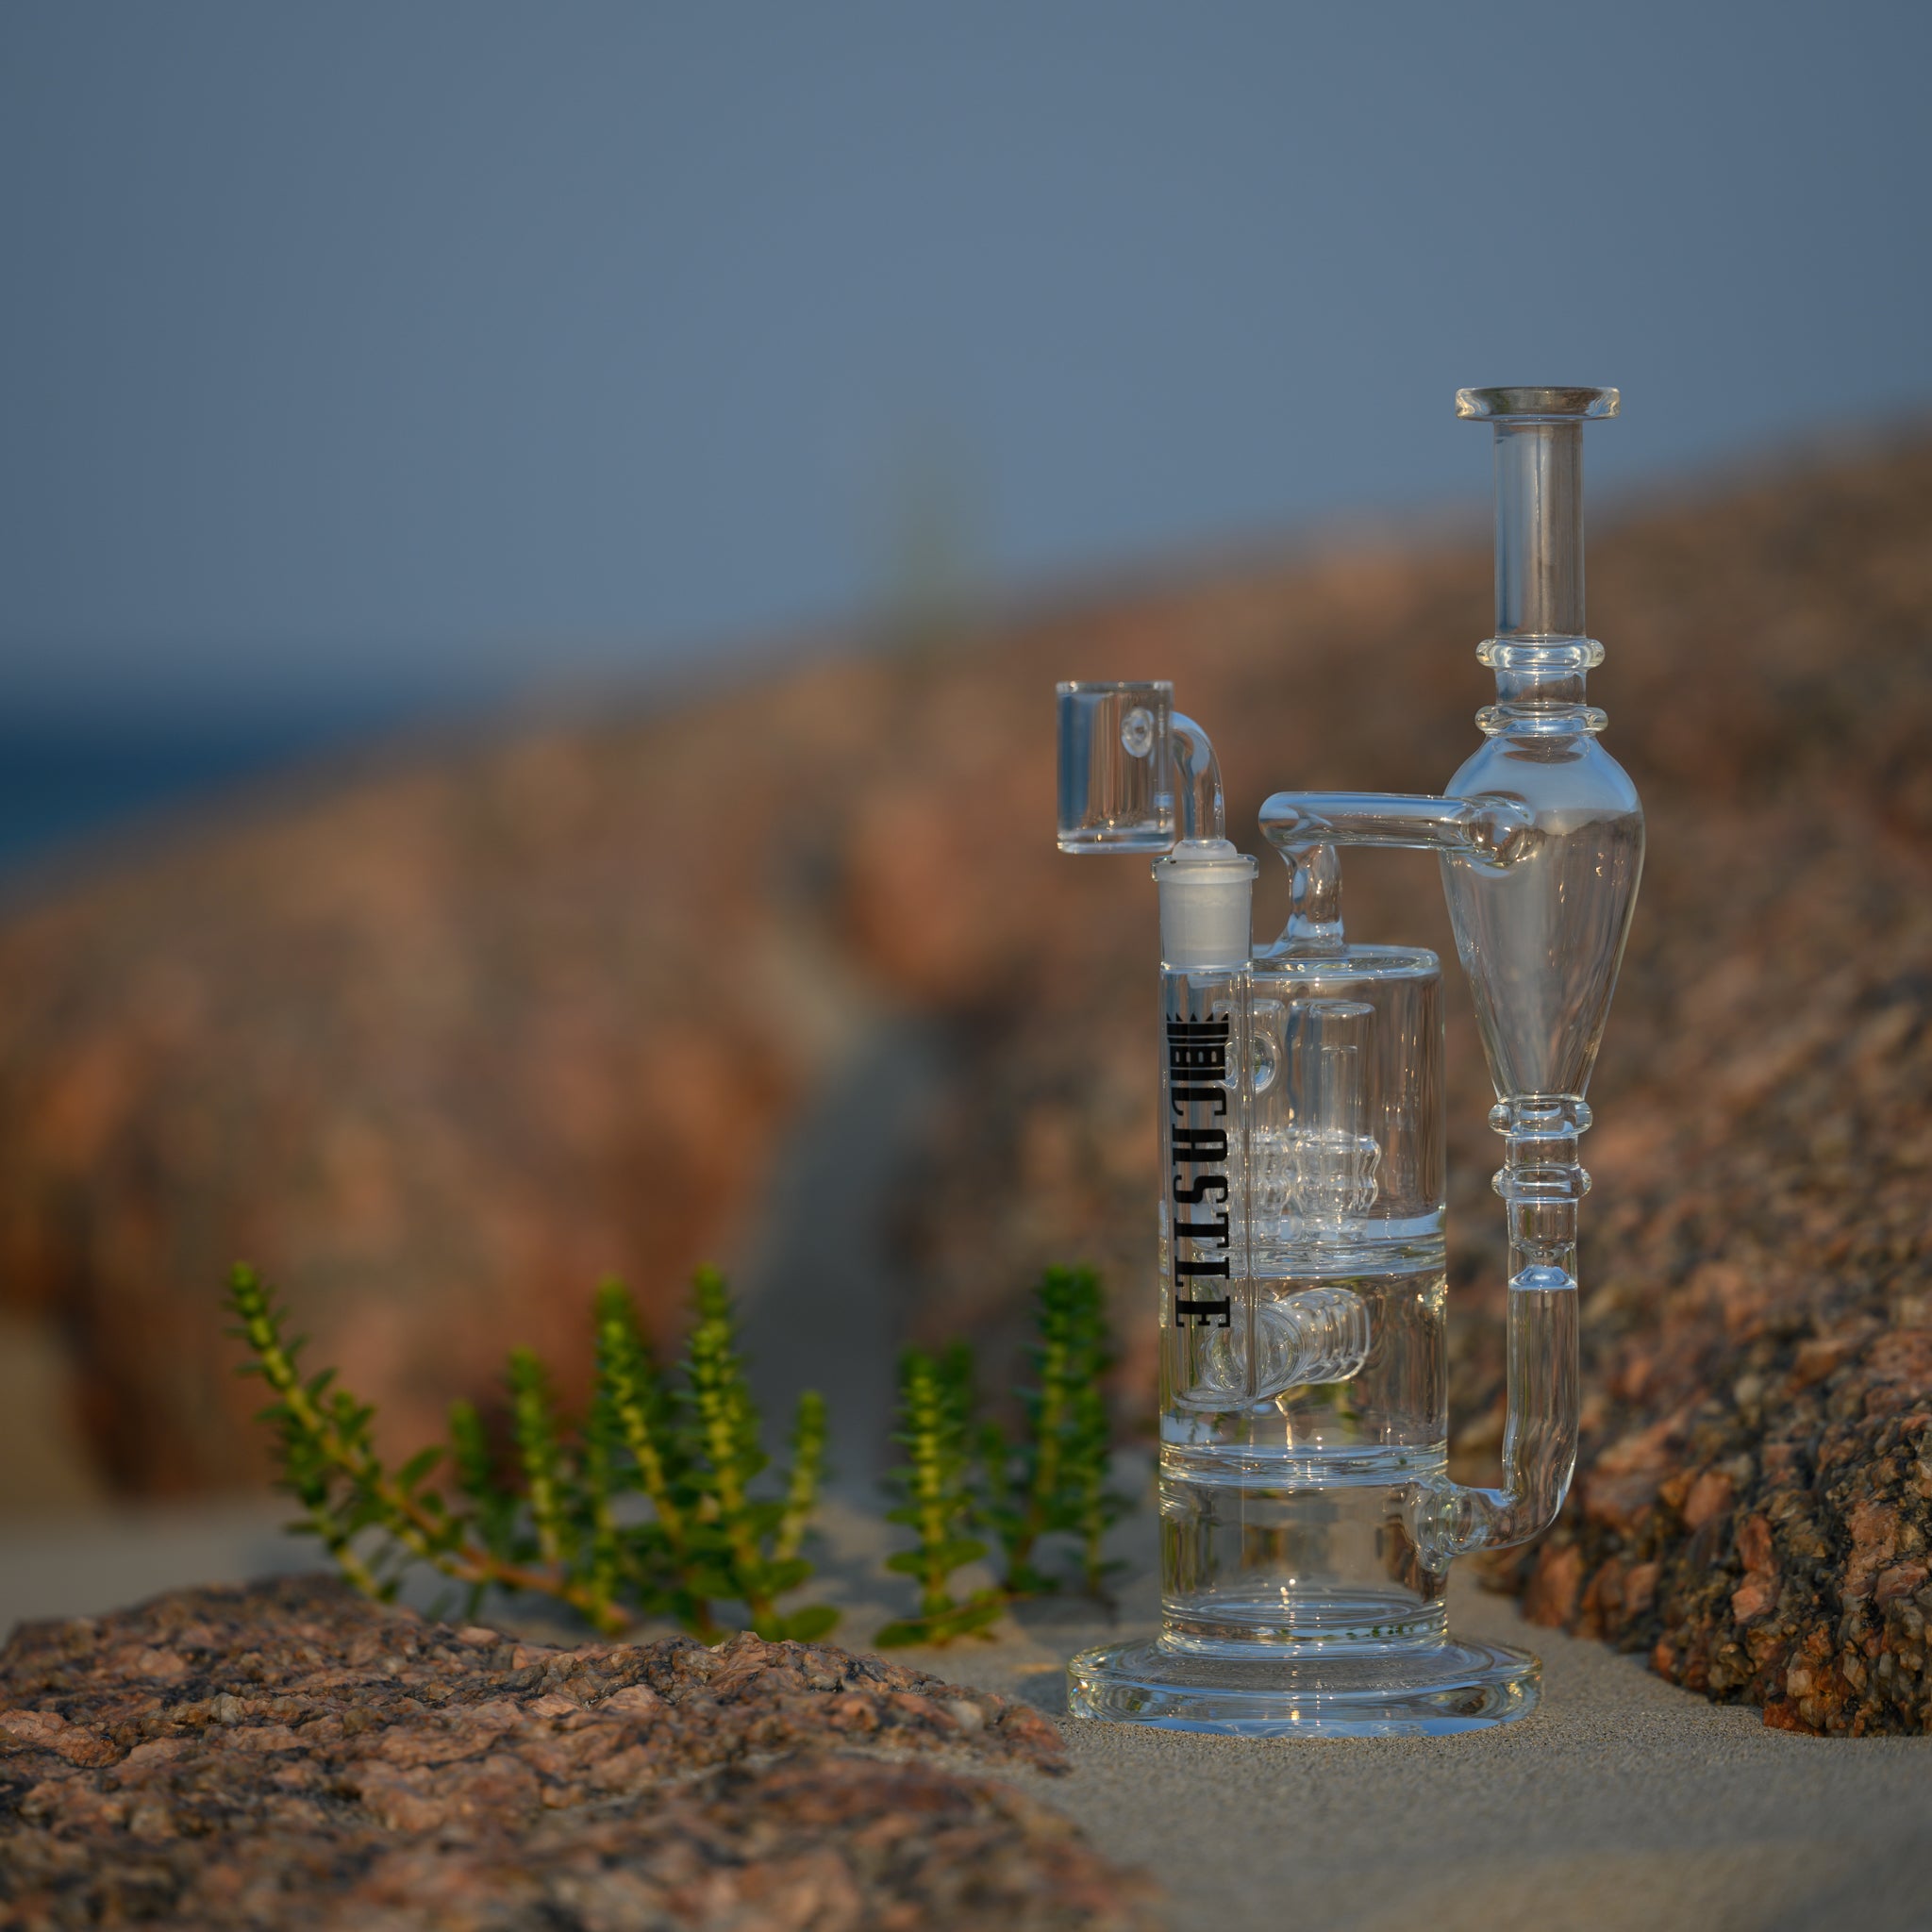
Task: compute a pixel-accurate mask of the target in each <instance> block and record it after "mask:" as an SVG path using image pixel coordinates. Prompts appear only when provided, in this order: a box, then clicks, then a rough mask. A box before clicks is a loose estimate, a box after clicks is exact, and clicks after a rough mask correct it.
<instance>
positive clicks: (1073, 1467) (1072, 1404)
mask: <svg viewBox="0 0 1932 1932" xmlns="http://www.w3.org/2000/svg"><path fill="white" fill-rule="evenodd" d="M1033 1315H1034V1332H1035V1335H1036V1337H1037V1340H1036V1341H1034V1343H1033V1345H1032V1346H1031V1347H1030V1348H1029V1349H1028V1351H1027V1354H1028V1357H1029V1359H1030V1361H1031V1363H1032V1366H1033V1377H1034V1379H1033V1383H1032V1385H1031V1386H1030V1387H1026V1388H1023V1389H1021V1390H1020V1391H1019V1395H1020V1404H1021V1408H1022V1411H1023V1413H1024V1417H1025V1427H1024V1430H1023V1431H1022V1433H1021V1434H1020V1436H1019V1438H1018V1440H1017V1441H1009V1440H1008V1438H1007V1436H1006V1435H1005V1433H1004V1432H1003V1431H1002V1430H1001V1429H999V1428H998V1426H997V1425H995V1424H986V1425H985V1426H984V1427H983V1428H982V1430H981V1432H980V1461H981V1465H982V1467H983V1469H984V1472H985V1480H986V1504H985V1510H984V1514H985V1520H986V1523H987V1524H988V1526H989V1527H990V1528H991V1530H992V1532H993V1534H994V1536H995V1537H997V1539H998V1540H999V1543H1000V1546H1001V1549H1002V1550H1003V1551H1004V1553H1005V1556H1006V1565H1007V1574H1006V1576H1005V1579H1004V1588H1005V1590H1006V1591H1007V1593H1008V1596H1015V1597H1019V1596H1033V1595H1037V1594H1039V1593H1040V1592H1041V1591H1051V1590H1053V1589H1055V1588H1057V1584H1056V1582H1055V1580H1054V1578H1052V1577H1051V1576H1049V1575H1047V1574H1045V1573H1044V1572H1043V1571H1041V1569H1040V1568H1039V1567H1038V1566H1037V1564H1036V1562H1035V1556H1036V1553H1037V1551H1038V1549H1039V1545H1040V1542H1041V1538H1043V1537H1046V1536H1051V1535H1065V1536H1071V1537H1073V1538H1074V1540H1075V1541H1076V1542H1077V1543H1078V1545H1079V1550H1080V1574H1081V1581H1082V1584H1083V1586H1084V1587H1085V1588H1086V1589H1087V1590H1088V1591H1090V1592H1091V1593H1092V1594H1093V1595H1095V1596H1102V1595H1104V1592H1105V1585H1106V1579H1107V1574H1108V1570H1109V1569H1110V1568H1111V1567H1112V1566H1110V1565H1108V1564H1106V1563H1103V1562H1102V1560H1101V1542H1102V1540H1103V1538H1104V1537H1105V1536H1106V1534H1107V1528H1108V1524H1110V1523H1112V1522H1114V1521H1115V1520H1116V1519H1117V1518H1118V1517H1119V1516H1120V1515H1121V1513H1122V1512H1123V1511H1124V1509H1125V1508H1126V1507H1128V1505H1127V1499H1126V1498H1125V1497H1124V1496H1120V1495H1116V1494H1114V1493H1113V1492H1112V1491H1109V1490H1108V1487H1107V1475H1108V1453H1109V1449H1110V1433H1111V1432H1110V1429H1109V1424H1108V1412H1107V1398H1106V1395H1105V1393H1104V1391H1103V1378H1104V1376H1105V1375H1106V1373H1107V1371H1108V1369H1109V1368H1110V1367H1111V1366H1112V1364H1113V1359H1114V1357H1113V1350H1112V1346H1111V1343H1110V1340H1109V1337H1108V1326H1107V1309H1106V1304H1105V1301H1104V1300H1103V1298H1102V1295H1101V1290H1100V1277H1099V1276H1098V1275H1097V1274H1095V1273H1094V1272H1093V1270H1092V1269H1091V1268H1049V1269H1048V1270H1047V1271H1046V1273H1045V1274H1043V1275H1042V1276H1041V1280H1040V1284H1039V1287H1038V1288H1037V1289H1036V1290H1035V1291H1034V1304H1033Z"/></svg>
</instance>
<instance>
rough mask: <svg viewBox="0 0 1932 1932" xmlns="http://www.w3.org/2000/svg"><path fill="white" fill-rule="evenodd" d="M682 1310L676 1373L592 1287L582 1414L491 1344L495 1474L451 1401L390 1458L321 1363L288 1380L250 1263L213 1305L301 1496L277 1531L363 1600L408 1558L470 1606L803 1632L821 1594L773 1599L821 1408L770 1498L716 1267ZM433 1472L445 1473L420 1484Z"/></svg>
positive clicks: (281, 1477)
mask: <svg viewBox="0 0 1932 1932" xmlns="http://www.w3.org/2000/svg"><path fill="white" fill-rule="evenodd" d="M691 1300H692V1322H691V1332H690V1336H689V1338H688V1340H687V1341H686V1344H685V1356H684V1360H683V1362H682V1364H681V1365H680V1373H679V1375H678V1377H677V1378H676V1379H675V1380H673V1379H672V1378H670V1377H668V1376H666V1375H665V1374H663V1372H662V1371H661V1370H660V1369H659V1368H658V1365H657V1363H656V1362H655V1361H654V1359H653V1357H652V1355H651V1351H650V1348H649V1345H648V1343H647V1342H646V1341H645V1340H644V1336H643V1331H642V1329H641V1325H640V1324H639V1321H638V1316H637V1308H636V1305H635V1303H634V1302H633V1301H632V1299H631V1297H630V1294H629V1292H628V1291H627V1290H626V1289H625V1287H624V1286H623V1285H622V1284H621V1283H618V1282H614V1281H613V1282H606V1283H605V1284H604V1286H603V1287H602V1288H600V1289H599V1290H598V1292H597V1300H596V1380H595V1387H594V1391H593V1393H592V1396H591V1406H590V1408H589V1411H588V1413H587V1414H586V1415H585V1416H584V1417H583V1418H582V1420H581V1422H580V1423H578V1424H575V1425H573V1424H570V1423H568V1422H567V1421H566V1420H565V1419H564V1418H563V1417H562V1416H561V1415H560V1414H559V1412H558V1406H557V1403H556V1400H555V1398H554V1396H553V1394H552V1391H551V1388H550V1381H549V1377H548V1375H547V1374H546V1373H545V1371H544V1368H543V1365H542V1364H541V1362H540V1361H539V1360H538V1359H537V1357H535V1356H534V1355H532V1354H531V1353H530V1352H529V1351H528V1350H526V1349H520V1350H518V1351H517V1352H516V1353H514V1354H513V1355H512V1356H511V1357H510V1360H509V1371H508V1389H509V1397H510V1423H511V1436H512V1439H513V1442H514V1450H515V1455H514V1474H513V1475H512V1476H511V1478H510V1479H509V1480H508V1481H506V1480H505V1479H504V1478H503V1476H502V1475H501V1474H499V1471H498V1466H497V1458H496V1457H495V1455H494V1453H493V1451H492V1449H491V1443H490V1441H489V1439H488V1436H487V1434H486V1431H485V1429H484V1425H483V1422H482V1419H481V1417H480V1416H479V1415H478V1414H477V1412H476V1411H475V1408H474V1407H471V1406H470V1405H469V1404H467V1403H459V1404H458V1405H457V1406H456V1407H455V1408H454V1409H453V1410H452V1411H451V1415H450V1440H449V1442H448V1444H447V1445H446V1446H443V1445H439V1446H435V1447H431V1448H427V1449H425V1450H423V1451H422V1452H421V1453H420V1454H418V1455H416V1456H413V1457H410V1458H409V1460H408V1461H407V1462H405V1463H403V1464H402V1465H401V1466H400V1467H399V1468H396V1469H394V1470H391V1469H390V1468H389V1467H388V1466H387V1465H385V1464H384V1463H383V1461H382V1460H381V1459H380V1458H379V1457H377V1456H376V1454H375V1449H374V1447H373V1445H372V1441H371V1433H370V1424H371V1421H372V1419H373V1414H374V1411H373V1410H372V1409H371V1408H370V1407H369V1406H368V1405H367V1404H366V1403H362V1402H358V1400H357V1399H356V1398H355V1397H354V1396H352V1395H351V1394H349V1393H348V1392H347V1391H344V1390H342V1389H340V1388H338V1387H337V1386H336V1377H335V1372H334V1371H333V1370H330V1369H325V1370H323V1371H322V1372H321V1373H320V1374H314V1375H311V1376H308V1377H306V1378H305V1377H304V1376H303V1374H302V1373H301V1370H300V1367H299V1361H300V1354H301V1348H302V1344H301V1342H300V1341H288V1340H285V1338H284V1335H283V1317H282V1312H281V1310H280V1309H279V1308H278V1307H276V1305H275V1298H274V1296H273V1294H272V1292H271V1291H269V1289H268V1288H266V1287H265V1286H264V1285H263V1283H262V1281H261V1279H260V1277H259V1276H258V1275H257V1274H256V1273H255V1271H254V1270H253V1269H250V1268H246V1267H238V1268H237V1269H236V1270H235V1271H234V1274H233V1275H232V1276H231V1277H230V1280H229V1284H228V1304H229V1307H230V1308H231V1310H232V1311H233V1313H234V1315H235V1317H236V1322H237V1325H236V1327H235V1328H234V1330H233V1331H231V1332H233V1333H235V1334H236V1335H238V1336H239V1337H240V1338H241V1339H242V1341H245V1342H246V1343H247V1345H248V1348H249V1350H250V1352H251V1356H252V1359H251V1360H250V1361H249V1362H248V1363H247V1364H246V1366H245V1367H244V1369H243V1373H244V1374H258V1375H260V1376H262V1377H263V1378H264V1379H265V1380H266V1381H267V1383H268V1385H269V1388H270V1390H271V1391H272V1392H273V1394H274V1397H275V1399H274V1401H273V1402H271V1403H270V1405H269V1407H267V1408H266V1409H264V1410H263V1411H262V1416H263V1420H264V1421H266V1422H269V1423H271V1424H273V1425H274V1426H275V1431H276V1447H277V1459H278V1462H279V1472H278V1478H277V1486H278V1487H279V1488H281V1489H283V1490H285V1491H287V1492H288V1493H290V1494H291V1495H292V1496H293V1497H294V1498H295V1499H296V1500H297V1502H299V1503H300V1504H301V1506H302V1510H303V1516H302V1520H301V1521H300V1522H299V1523H298V1524H296V1525H295V1526H296V1527H297V1528H299V1529H301V1530H303V1531H305V1532H306V1533H308V1534H309V1535H312V1536H315V1537H317V1538H319V1539H320V1540H321V1541H322V1543H323V1544H324V1546H325V1548H326V1549H327V1550H328V1552H329V1554H330V1555H331V1556H332V1557H334V1559H335V1561H336V1563H337V1565H338V1566H339V1567H340V1569H341V1572H342V1574H343V1575H344V1576H345V1577H347V1578H348V1580H349V1581H350V1582H351V1583H352V1584H354V1585H355V1586H356V1588H357V1589H358V1590H360V1591H364V1592H365V1593H367V1594H368V1595H371V1596H375V1597H381V1598H390V1597H392V1596H393V1595H394V1594H395V1591H396V1588H397V1585H398V1584H399V1582H400V1581H401V1579H402V1576H403V1574H405V1573H406V1572H407V1571H408V1569H409V1568H410V1567H411V1566H412V1565H414V1564H418V1563H422V1564H427V1565H429V1566H430V1567H431V1568H433V1569H435V1570H438V1571H440V1572H441V1574H443V1575H445V1576H448V1577H450V1578H452V1579H453V1580H454V1581H456V1582H457V1583H458V1584H461V1585H462V1586H464V1587H465V1589H466V1590H467V1591H468V1592H469V1602H470V1611H469V1614H470V1615H472V1616H475V1613H476V1608H477V1607H478V1606H479V1605H480V1603H481V1601H482V1599H483V1597H484V1595H485V1594H486V1593H487V1592H488V1591H491V1590H492V1589H495V1590H503V1591H528V1592H531V1593H533V1594H537V1595H541V1596H548V1597H551V1598H554V1599H555V1600H556V1601H558V1603H562V1604H565V1605H568V1606H569V1607H571V1608H573V1609H575V1610H577V1611H579V1612H580V1613H581V1614H582V1615H583V1616H585V1617H586V1618H588V1619H589V1620H590V1621H591V1623H592V1624H595V1625H596V1626H597V1628H598V1629H599V1630H602V1631H605V1632H607V1633H608V1634H613V1635H614V1634H616V1633H618V1632H621V1631H623V1630H625V1628H627V1627H628V1626H629V1624H631V1623H633V1622H634V1621H635V1620H637V1619H638V1618H640V1617H646V1616H669V1617H675V1619H676V1620H677V1621H678V1622H679V1623H681V1624H683V1625H684V1626H685V1628H686V1629H688V1630H690V1631H691V1632H692V1633H693V1634H694V1635H696V1636H699V1637H702V1638H704V1639H705V1640H706V1641H714V1640H716V1639H717V1638H718V1637H720V1636H722V1635H724V1632H725V1631H726V1630H727V1629H728V1628H730V1627H732V1625H731V1624H730V1623H729V1621H728V1620H727V1619H725V1618H724V1616H723V1614H722V1610H721V1607H722V1606H725V1605H730V1604H737V1605H741V1606H742V1607H743V1609H744V1611H745V1621H746V1622H748V1623H749V1624H750V1627H751V1628H752V1629H753V1630H755V1631H756V1632H757V1633H758V1635H759V1636H760V1637H765V1638H781V1637H785V1638H797V1639H801V1640H809V1639H812V1638H816V1637H822V1636H824V1634H825V1632H826V1631H828V1630H829V1629H831V1627H832V1625H833V1624H835V1623H836V1622H837V1621H838V1612H837V1611H836V1610H834V1609H832V1608H830V1607H826V1606H822V1605H819V1606H811V1607H807V1608H804V1609H798V1610H792V1611H790V1612H787V1611H785V1610H783V1609H781V1608H780V1607H779V1599H780V1598H781V1597H783V1596H786V1595H788V1594H789V1593H790V1592H791V1591H794V1590H796V1589H797V1588H798V1587H799V1586H800V1585H801V1584H803V1583H804V1582H806V1581H807V1579H808V1577H809V1576H810V1575H811V1574H812V1566H811V1564H810V1562H809V1561H808V1559H807V1558H806V1557H804V1556H802V1555H801V1554H800V1550H801V1546H802V1544H803V1541H804V1538H805V1535H806V1531H807V1529H808V1526H809V1524H810V1521H811V1516H812V1511H813V1509H814V1507H815V1506H816V1504H817V1499H818V1489H819V1479H820V1476H821V1474H822V1472H823V1466H824V1443H825V1410H824V1402H823V1401H822V1400H821V1399H820V1398H819V1397H818V1396H817V1395H815V1394H811V1393H807V1394H804V1395H801V1396H800V1397H799V1401H798V1410H797V1416H796V1420H795V1422H794V1424H793V1426H792V1434H791V1465H790V1467H789V1469H788V1470H787V1471H786V1472H785V1473H784V1475H783V1477H782V1479H781V1480H780V1481H779V1482H778V1484H777V1486H776V1493H770V1492H769V1491H765V1490H763V1489H760V1488H758V1487H755V1486H758V1479H759V1478H760V1477H761V1476H762V1475H763V1474H764V1473H765V1471H766V1469H767V1465H768V1458H767V1457H766V1456H765V1453H764V1450H763V1448H762V1445H761V1440H760V1439H761V1433H762V1431H761V1424H760V1419H759V1416H758V1408H757V1406H756V1405H755V1404H754V1402H753V1400H752V1395H751V1391H750V1389H749V1387H748V1386H747V1384H746V1382H745V1378H744V1370H743V1365H742V1362H741V1359H740V1357H739V1353H738V1341H737V1319H736V1316H735V1314H734V1312H733V1308H732V1305H731V1297H730V1293H729V1291H728V1290H727V1289H726V1287H725V1285H724V1278H723V1277H722V1276H721V1275H720V1274H717V1273H716V1272H715V1271H714V1270H711V1269H702V1270H700V1271H699V1273H698V1274H697V1275H696V1277H695V1278H694V1280H693V1283H692V1291H691ZM439 1471H442V1472H443V1473H444V1474H445V1475H446V1477H447V1481H446V1485H439V1484H437V1483H435V1482H433V1481H432V1478H434V1477H435V1476H436V1475H437V1474H438V1472H439Z"/></svg>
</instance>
